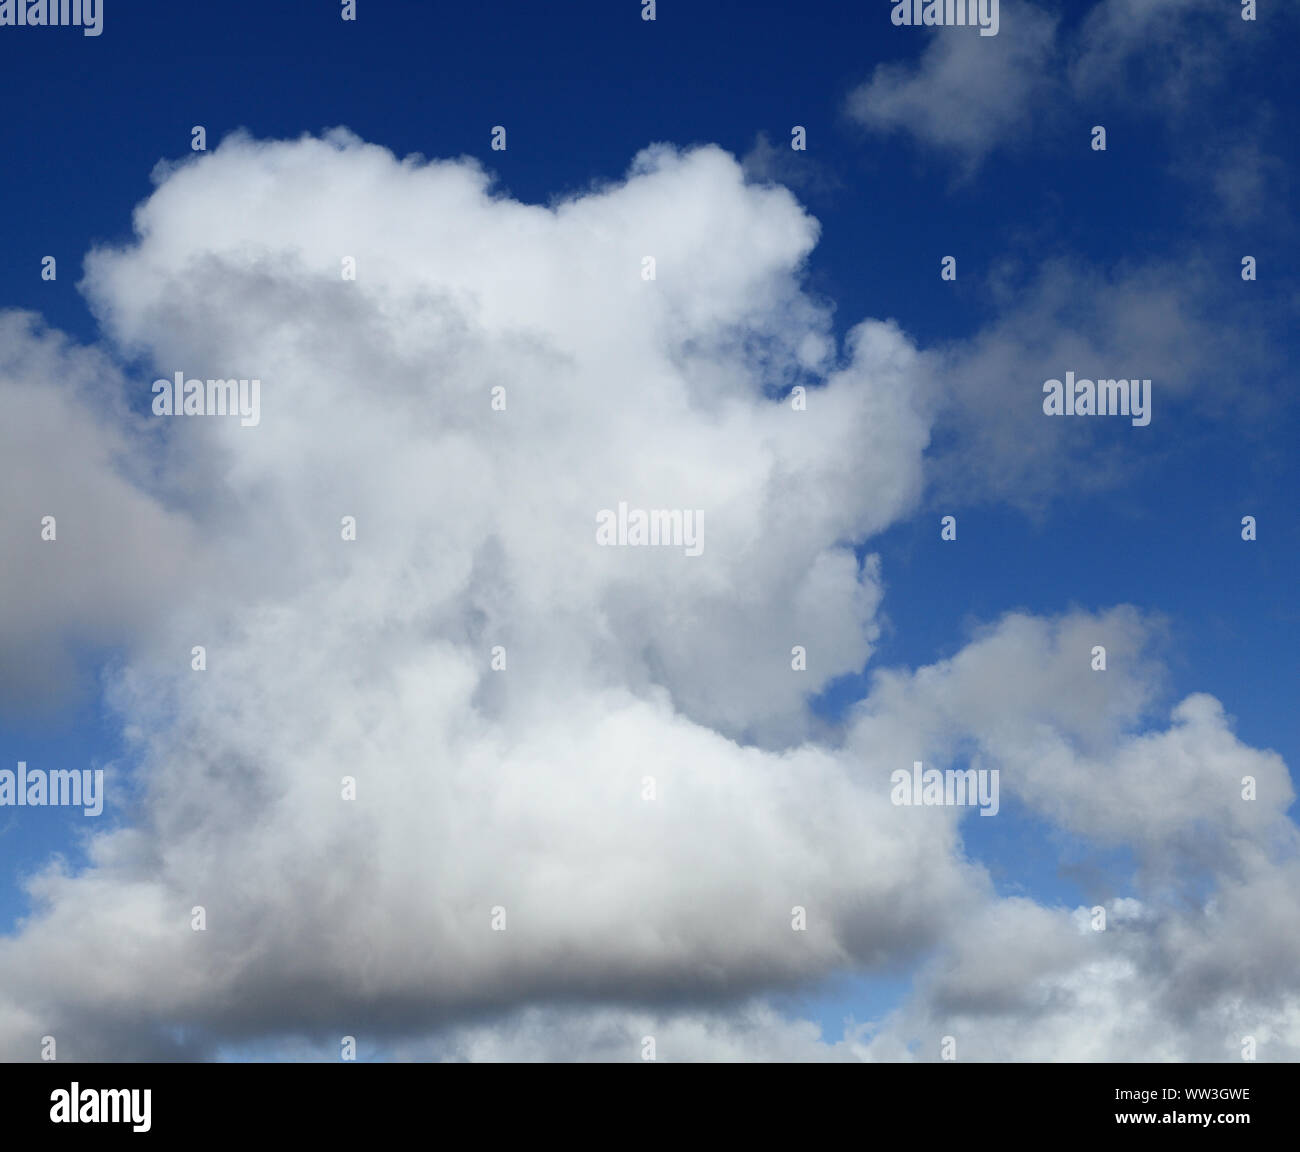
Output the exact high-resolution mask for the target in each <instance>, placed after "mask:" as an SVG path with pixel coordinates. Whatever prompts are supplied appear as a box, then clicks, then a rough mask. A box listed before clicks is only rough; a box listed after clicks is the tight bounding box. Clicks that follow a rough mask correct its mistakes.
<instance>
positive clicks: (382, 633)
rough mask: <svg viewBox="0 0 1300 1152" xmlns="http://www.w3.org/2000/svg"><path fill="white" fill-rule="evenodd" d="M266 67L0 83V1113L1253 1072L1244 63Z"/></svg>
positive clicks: (1262, 605)
mask: <svg viewBox="0 0 1300 1152" xmlns="http://www.w3.org/2000/svg"><path fill="white" fill-rule="evenodd" d="M266 7H267V6H264V5H261V4H257V3H253V2H251V0H233V2H230V3H226V4H223V5H221V6H220V10H219V11H217V10H216V9H215V8H213V7H212V6H208V7H207V8H204V7H190V6H174V5H165V4H163V3H161V2H153V0H138V2H136V3H132V4H130V5H127V4H125V3H116V2H115V0H103V11H102V25H101V28H100V34H99V35H95V36H86V35H83V30H82V29H78V28H72V27H11V26H5V25H3V24H2V23H0V92H3V93H4V95H5V97H6V99H5V100H4V107H5V108H6V110H7V111H6V114H5V115H4V116H2V117H0V155H2V156H3V157H4V158H5V160H6V163H5V165H4V170H3V173H0V397H3V399H4V404H5V409H6V416H7V418H6V419H5V420H4V421H3V422H0V492H3V494H4V499H3V500H2V501H0V569H2V570H3V572H4V577H3V588H4V596H3V597H2V598H0V633H2V636H0V865H3V867H0V1058H3V1059H6V1060H36V1059H40V1058H41V1053H42V1050H43V1047H45V1046H47V1044H46V1038H47V1037H53V1038H54V1040H55V1041H56V1043H57V1048H58V1058H59V1059H71V1060H76V1059H85V1060H135V1059H180V1060H198V1059H215V1060H304V1059H310V1060H335V1059H339V1058H340V1055H341V1053H342V1052H344V1051H347V1052H348V1053H349V1055H351V1054H353V1053H354V1054H355V1058H357V1059H360V1060H575V1059H576V1060H641V1059H647V1058H650V1057H649V1055H648V1053H650V1054H652V1055H653V1058H654V1059H656V1060H668V1061H699V1060H798V1061H805V1060H807V1061H815V1060H834V1061H857V1060H864V1061H900V1060H908V1061H912V1060H916V1061H929V1060H941V1059H945V1058H956V1059H959V1060H975V1061H978V1060H992V1061H1020V1060H1028V1061H1043V1060H1058V1061H1059V1060H1089V1061H1096V1060H1100V1061H1132V1060H1137V1061H1147V1060H1150V1061H1224V1060H1234V1061H1235V1060H1240V1059H1243V1058H1254V1059H1258V1060H1261V1061H1264V1060H1267V1061H1292V1060H1295V1059H1297V1058H1300V883H1298V881H1300V859H1298V858H1297V845H1298V843H1300V841H1298V838H1297V828H1296V819H1297V813H1298V809H1297V807H1296V804H1295V794H1296V793H1295V787H1296V786H1295V780H1296V776H1295V772H1296V769H1295V765H1296V764H1297V762H1298V758H1300V734H1298V727H1297V723H1296V719H1295V706H1294V699H1295V686H1296V683H1297V676H1296V673H1297V656H1296V653H1297V650H1298V648H1297V639H1298V633H1300V613H1298V612H1297V601H1296V596H1295V592H1294V589H1295V575H1294V573H1295V571H1296V561H1297V557H1298V556H1300V536H1298V533H1297V518H1296V514H1295V499H1294V498H1295V493H1296V492H1297V490H1298V487H1300V486H1298V484H1297V481H1298V480H1300V475H1298V471H1297V465H1296V462H1295V454H1294V446H1295V444H1296V442H1297V431H1298V430H1300V428H1298V426H1300V412H1298V411H1297V405H1296V402H1295V395H1296V389H1295V376H1294V371H1293V367H1292V365H1293V363H1294V359H1295V354H1296V351H1297V349H1296V345H1297V337H1296V331H1297V324H1296V313H1297V307H1298V306H1300V277H1298V276H1297V272H1296V255H1297V251H1298V246H1297V235H1296V229H1297V225H1296V221H1295V213H1294V205H1295V195H1294V193H1295V181H1296V179H1297V175H1298V174H1300V157H1298V156H1297V143H1296V137H1295V133H1294V131H1293V129H1292V124H1293V121H1294V115H1295V113H1296V111H1297V103H1298V101H1297V95H1298V93H1297V80H1296V77H1295V70H1294V68H1293V67H1292V66H1291V61H1290V55H1291V52H1290V47H1291V45H1293V44H1294V43H1295V37H1296V34H1297V32H1298V31H1300V13H1297V12H1296V10H1295V9H1294V7H1288V6H1287V5H1284V4H1281V3H1277V2H1275V0H1260V2H1259V4H1258V5H1257V6H1256V7H1257V11H1256V12H1254V13H1253V15H1254V17H1255V18H1254V19H1243V18H1242V16H1243V12H1244V10H1245V5H1242V4H1238V3H1236V2H1233V0H1096V2H1077V3H1076V2H1073V0H1071V2H1059V0H1058V2H1056V3H1029V2H1027V0H1001V4H1000V6H999V16H998V24H997V33H996V35H990V36H985V35H981V34H980V30H979V29H978V28H974V27H911V26H901V25H896V24H895V23H894V22H893V21H892V19H891V12H892V11H893V9H894V7H895V6H894V5H893V4H891V3H888V2H887V0H880V2H879V3H863V4H846V3H840V2H835V3H831V2H825V3H823V2H821V0H814V2H812V3H808V4H803V5H800V6H798V8H797V10H795V11H791V9H790V8H789V6H788V5H777V4H774V3H772V4H768V3H739V2H731V3H722V2H716V3H715V2H710V0H696V2H693V3H691V4H689V5H687V4H677V3H672V2H667V3H658V4H655V5H653V8H654V11H653V16H654V18H653V19H648V18H646V17H647V16H649V15H650V12H649V10H648V9H647V7H646V6H645V5H643V4H642V3H641V0H602V2H599V3H597V2H590V3H588V2H581V0H576V2H574V3H570V4H565V5H554V6H548V5H514V4H510V5H496V4H491V3H485V4H479V5H472V6H466V7H467V10H464V11H450V10H447V9H446V8H445V7H444V6H429V5H425V4H420V3H414V2H410V3H406V2H401V0H389V2H381V0H359V2H358V3H357V4H356V6H355V15H356V19H354V20H353V19H344V18H343V16H344V15H345V14H346V8H347V6H346V5H345V4H343V3H339V4H335V3H332V2H331V0H313V2H311V3H297V4H283V5H277V6H275V10H274V11H267V10H266ZM0 20H3V8H0ZM199 127H201V128H202V129H203V136H204V139H203V141H202V143H203V144H204V145H205V147H203V148H202V149H196V147H195V144H196V143H198V142H199V141H196V138H195V129H196V128H199ZM1098 128H1101V129H1104V134H1105V141H1104V143H1105V147H1104V149H1103V148H1100V147H1098V144H1099V142H1100V141H1099V138H1098V132H1097V129H1098ZM494 142H495V143H496V144H497V145H498V146H497V147H494ZM501 144H504V147H500V146H499V145H501ZM796 144H799V145H803V146H802V147H793V146H792V145H796ZM49 257H53V259H54V265H53V269H54V274H53V278H50V272H49V268H50V265H49V262H48V260H47V258H49ZM1248 257H1249V258H1251V259H1252V260H1253V269H1252V270H1253V276H1252V278H1249V279H1248V278H1246V275H1245V274H1244V265H1243V261H1245V260H1246V258H1248ZM949 258H951V259H949ZM647 261H651V262H652V263H649V264H648V263H647ZM945 262H946V263H945ZM945 268H947V269H948V274H947V275H945V274H944V273H945ZM178 372H179V373H181V374H182V378H183V379H188V378H198V379H201V380H206V379H213V378H218V379H234V378H244V379H249V380H254V379H255V380H257V381H258V383H259V387H260V392H259V393H257V395H258V399H259V407H258V409H257V412H256V418H255V420H254V417H253V416H252V414H251V410H250V413H249V414H248V416H247V419H241V418H240V417H239V416H237V415H219V414H215V413H209V414H207V415H190V416H187V415H170V414H166V413H160V412H159V411H158V410H157V399H158V398H157V396H156V394H155V389H154V384H155V382H156V381H158V380H160V379H161V380H171V379H172V378H173V377H174V376H175V374H176V373H178ZM1067 374H1070V376H1069V379H1070V380H1074V379H1084V378H1086V379H1089V380H1097V379H1101V378H1107V379H1114V378H1123V379H1126V380H1130V379H1131V380H1134V381H1137V380H1149V381H1150V384H1149V399H1150V407H1149V415H1150V419H1149V422H1147V423H1143V424H1138V423H1135V422H1134V420H1132V419H1130V418H1129V416H1126V415H1120V414H1115V415H1105V416H1103V415H1086V414H1085V415H1049V414H1048V413H1047V412H1045V409H1044V404H1045V394H1044V387H1045V384H1047V382H1049V381H1052V380H1058V381H1064V380H1066V378H1067ZM620 503H622V504H624V505H626V506H628V507H629V508H631V509H634V510H635V509H664V510H675V511H676V512H678V513H679V514H681V516H682V517H685V520H684V521H683V522H685V523H687V524H688V526H689V523H690V522H691V521H690V517H692V516H694V517H696V519H695V520H694V521H693V522H694V524H695V526H696V528H697V529H698V530H699V550H698V554H693V552H694V550H693V549H692V548H691V547H690V546H689V543H688V542H686V541H684V540H681V541H677V542H672V541H670V542H668V543H667V544H666V545H660V546H645V547H640V546H637V545H636V544H629V543H627V537H626V536H624V537H622V538H615V539H612V540H611V539H609V538H607V537H602V534H601V532H600V531H599V525H600V524H601V515H602V513H606V512H607V513H609V514H610V515H611V516H614V515H615V513H616V510H617V509H618V508H619V505H620ZM49 516H52V517H54V521H53V525H54V527H53V530H52V531H53V538H52V539H51V538H49V536H50V533H51V530H50V529H49V528H48V527H47V525H46V522H45V520H44V519H43V518H45V517H49ZM947 517H952V518H953V519H952V520H951V521H945V518H947ZM1246 517H1250V518H1251V521H1250V528H1249V529H1247V528H1245V527H1243V524H1244V518H1246ZM346 518H351V527H349V523H348V521H347V519H346ZM945 523H948V524H949V528H948V529H947V531H945V530H944V524H945ZM349 533H352V535H351V536H350V535H349ZM616 536H617V534H616ZM945 537H951V538H945ZM1245 537H1251V538H1249V539H1247V538H1245ZM196 646H199V647H201V648H202V649H203V656H202V661H200V662H201V663H203V664H204V667H202V668H201V669H200V668H196V667H195V661H196V659H197V658H196V656H195V654H194V649H195V647H196ZM1098 646H1100V647H1102V648H1104V649H1105V668H1104V669H1102V668H1099V667H1097V663H1098V658H1097V655H1096V648H1097V647H1098ZM917 762H920V763H921V764H923V765H924V766H925V768H929V769H933V770H938V771H940V772H956V771H967V770H969V771H973V772H975V773H976V774H977V775H978V777H979V779H980V780H982V781H984V782H988V781H990V780H996V781H997V785H998V789H999V791H998V803H997V805H996V812H995V811H993V810H992V806H990V805H988V804H985V805H984V806H983V809H981V806H980V805H977V804H960V803H944V804H919V805H918V804H903V803H898V802H896V800H897V798H898V793H897V788H896V786H895V780H896V777H895V774H896V773H898V772H900V771H901V772H903V773H905V774H908V775H909V776H910V773H911V772H912V766H913V765H914V764H915V763H917ZM20 763H21V764H25V765H26V766H27V767H28V768H29V769H32V770H34V771H38V772H54V771H69V770H75V771H78V772H86V771H88V772H91V773H93V772H96V771H102V772H103V778H102V779H103V795H104V807H103V811H102V812H100V813H97V814H88V813H87V812H86V811H84V810H83V807H77V806H71V805H67V806H27V805H24V806H21V807H19V806H16V805H12V804H5V803H4V798H5V793H4V792H3V788H4V775H3V773H4V772H6V771H12V772H15V773H16V771H17V769H18V765H19V764H20ZM1248 780H1249V784H1247V781H1248ZM1246 793H1249V794H1250V796H1249V798H1247V795H1246ZM908 794H909V796H910V795H911V793H910V790H909V792H908ZM200 910H201V913H200ZM1099 911H1100V912H1101V913H1102V916H1101V918H1100V919H1099V916H1098V912H1099ZM1101 920H1104V927H1103V926H1099V924H1100V921H1101ZM345 1038H352V1040H353V1041H354V1044H353V1046H352V1048H351V1049H348V1048H347V1046H346V1044H345ZM647 1038H649V1039H652V1041H653V1044H652V1045H651V1047H650V1048H649V1049H648V1048H647V1046H646V1043H645V1042H646V1040H647ZM1247 1052H1248V1053H1249V1054H1250V1055H1249V1057H1246V1056H1245V1053H1247Z"/></svg>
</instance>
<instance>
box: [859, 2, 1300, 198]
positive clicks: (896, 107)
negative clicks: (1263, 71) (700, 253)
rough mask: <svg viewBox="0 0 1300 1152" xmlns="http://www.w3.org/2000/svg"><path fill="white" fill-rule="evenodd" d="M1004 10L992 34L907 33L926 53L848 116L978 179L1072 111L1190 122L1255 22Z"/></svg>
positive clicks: (1158, 11)
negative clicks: (1142, 112) (997, 158)
mask: <svg viewBox="0 0 1300 1152" xmlns="http://www.w3.org/2000/svg"><path fill="white" fill-rule="evenodd" d="M1000 13H1001V15H1000V21H999V30H998V34H997V35H996V36H991V37H986V36H981V35H979V33H978V31H977V30H975V29H972V28H969V27H935V28H928V29H917V28H906V29H903V30H902V31H904V32H906V33H908V34H910V35H912V36H915V37H918V38H923V42H924V44H925V47H924V49H923V50H922V51H921V52H920V56H919V59H917V60H915V61H914V62H902V61H896V62H889V63H883V64H878V65H877V66H876V67H875V69H874V70H873V72H872V74H871V76H870V77H869V78H868V79H867V80H866V81H865V82H863V83H862V84H860V85H858V86H857V87H856V88H854V89H853V91H852V92H851V93H850V94H849V97H848V101H847V108H846V110H847V112H848V115H849V116H850V117H851V118H852V119H853V120H855V121H857V122H858V123H860V124H861V125H862V126H863V127H865V128H866V129H867V130H869V131H872V132H876V133H881V134H889V133H895V132H902V133H906V134H907V135H909V136H910V137H911V138H913V139H914V140H916V141H917V142H919V143H920V144H922V145H924V146H925V147H927V148H930V149H933V150H934V151H936V152H938V153H940V154H944V155H947V156H949V157H951V158H952V159H953V160H954V161H955V162H956V163H957V165H958V166H959V168H960V170H961V172H962V174H963V175H966V176H969V175H970V174H972V173H973V172H974V171H975V170H976V169H977V168H978V167H979V166H980V164H981V163H983V161H984V160H985V159H986V158H987V157H988V156H989V155H990V154H991V153H992V152H994V151H995V150H996V149H998V148H1003V147H1015V146H1023V145H1026V144H1028V143H1029V142H1030V141H1031V140H1032V139H1035V138H1042V136H1043V135H1045V133H1046V131H1047V130H1048V128H1049V127H1054V126H1055V125H1057V124H1058V123H1060V114H1061V111H1062V110H1063V109H1076V110H1078V111H1079V112H1081V113H1084V114H1091V115H1093V116H1094V117H1096V116H1097V115H1100V114H1101V113H1102V112H1103V111H1110V110H1112V109H1114V108H1115V107H1116V104H1117V102H1118V101H1119V100H1123V101H1124V106H1125V108H1131V107H1139V108H1143V109H1149V110H1153V111H1157V112H1159V113H1160V114H1161V115H1162V116H1164V117H1165V118H1167V119H1170V120H1171V121H1174V122H1178V121H1181V120H1183V119H1185V118H1186V114H1187V113H1188V110H1189V109H1190V108H1191V107H1192V105H1193V104H1195V103H1196V102H1197V101H1198V99H1204V97H1205V95H1206V94H1207V93H1210V92H1216V91H1222V90H1223V88H1224V86H1225V85H1226V84H1227V83H1228V81H1229V80H1230V78H1231V76H1232V75H1233V71H1232V69H1233V67H1234V66H1235V64H1236V62H1237V60H1238V59H1239V53H1238V47H1239V46H1247V45H1249V44H1250V42H1251V39H1250V38H1251V33H1252V30H1253V27H1254V25H1252V24H1248V23H1244V22H1243V21H1241V20H1240V19H1239V18H1238V16H1239V13H1238V12H1237V11H1235V10H1232V11H1228V12H1225V11H1224V10H1223V6H1222V5H1221V4H1218V3H1217V2H1216V0H1100V2H1099V3H1096V4H1094V5H1093V6H1092V7H1091V8H1090V9H1089V10H1088V11H1087V13H1086V14H1085V16H1084V17H1083V19H1082V20H1081V21H1078V22H1072V21H1066V22H1064V23H1063V22H1062V19H1061V16H1060V15H1058V14H1057V12H1055V11H1053V10H1052V9H1051V6H1039V5H1037V4H1033V3H1029V2H1027V0H1003V2H1002V4H1001V5H1000ZM1278 18H1279V19H1288V17H1286V16H1285V15H1279V17H1278ZM890 31H894V30H893V29H891V30H890ZM1096 122H1097V121H1096V120H1095V118H1094V119H1090V120H1088V121H1087V123H1088V124H1093V123H1096ZM1190 130H1191V133H1192V135H1193V136H1195V135H1196V134H1198V133H1200V132H1202V131H1203V130H1204V123H1203V122H1202V121H1201V120H1199V119H1195V120H1193V121H1192V122H1191V125H1190ZM1197 178H1198V179H1199V178H1200V175H1199V169H1198V176H1197Z"/></svg>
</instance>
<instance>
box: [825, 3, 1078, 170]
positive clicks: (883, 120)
mask: <svg viewBox="0 0 1300 1152" xmlns="http://www.w3.org/2000/svg"><path fill="white" fill-rule="evenodd" d="M1057 22H1058V21H1057V17H1055V16H1053V15H1051V14H1049V13H1047V12H1044V11H1042V10H1041V9H1039V8H1035V7H1033V6H1032V5H1030V4H1025V3H1019V2H1016V0H1004V2H1003V3H1002V4H1001V6H1000V27H999V31H998V35H996V36H981V35H980V34H979V32H978V30H977V29H974V28H968V27H960V28H937V29H934V30H932V31H931V33H930V38H929V41H928V43H927V45H926V47H925V49H924V51H923V52H922V53H921V57H920V60H919V61H918V62H917V63H915V64H907V63H901V62H895V63H887V64H879V65H877V66H876V68H875V70H874V72H873V73H872V75H871V78H870V79H869V80H868V81H866V82H865V83H864V84H862V85H860V86H859V87H857V88H855V89H854V90H853V92H852V93H851V94H850V95H849V99H848V112H849V115H850V116H851V117H853V119H855V120H857V121H858V122H859V123H860V124H862V125H863V126H864V127H866V128H868V129H870V130H872V131H875V132H881V133H890V132H898V131H905V132H907V133H909V134H910V135H912V136H914V137H915V138H916V139H918V140H920V141H922V142H923V143H925V144H927V145H929V146H931V147H934V148H936V149H939V150H941V151H945V152H951V153H953V154H955V155H956V156H957V157H958V158H959V160H960V162H961V164H962V165H963V167H964V168H965V170H966V171H967V173H969V172H971V171H973V170H974V169H975V168H976V167H977V166H978V164H979V162H980V161H981V160H983V158H984V157H985V156H986V155H987V154H988V153H989V152H990V151H991V150H992V149H993V148H994V147H995V146H997V145H998V144H1000V143H1002V142H1003V141H1005V140H1007V139H1008V138H1012V137H1014V136H1016V135H1017V134H1019V133H1024V132H1026V131H1027V129H1028V127H1029V125H1030V123H1031V121H1032V117H1033V116H1034V115H1035V113H1036V112H1037V111H1040V110H1041V107H1040V100H1041V97H1042V96H1043V94H1044V92H1045V91H1047V90H1048V89H1049V88H1050V87H1051V84H1052V80H1051V77H1050V76H1049V72H1048V65H1049V62H1050V61H1051V59H1052V58H1053V56H1054V54H1055V51H1056V48H1055V42H1056V40H1055V38H1056V27H1057ZM908 31H909V32H912V33H914V34H915V35H917V36H921V35H924V33H923V31H922V30H921V29H908Z"/></svg>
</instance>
